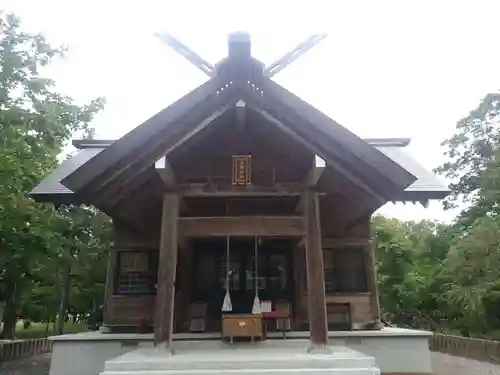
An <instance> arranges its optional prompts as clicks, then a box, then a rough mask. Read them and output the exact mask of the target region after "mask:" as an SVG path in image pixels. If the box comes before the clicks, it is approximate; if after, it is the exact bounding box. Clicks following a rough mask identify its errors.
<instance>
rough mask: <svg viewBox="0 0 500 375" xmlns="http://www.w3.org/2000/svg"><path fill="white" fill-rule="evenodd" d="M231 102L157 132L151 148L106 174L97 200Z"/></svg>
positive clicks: (175, 146)
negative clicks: (174, 126) (209, 112)
mask: <svg viewBox="0 0 500 375" xmlns="http://www.w3.org/2000/svg"><path fill="white" fill-rule="evenodd" d="M233 103H234V101H230V103H226V104H225V105H223V106H221V107H219V108H218V109H217V110H215V111H214V112H212V114H210V115H209V116H208V117H205V118H203V119H201V120H199V121H196V122H194V120H191V121H193V124H191V123H183V122H180V123H179V125H177V126H178V129H167V130H169V132H167V131H165V133H162V134H158V136H157V137H156V138H158V140H156V141H155V144H154V145H153V146H152V147H151V148H149V149H148V150H147V151H144V153H143V154H140V155H138V156H137V158H136V160H134V161H132V162H131V163H130V164H125V165H123V166H121V167H120V168H116V171H115V172H114V173H112V174H110V175H108V177H107V178H106V179H104V180H103V181H102V182H100V185H99V186H100V187H99V189H100V190H99V191H98V197H99V201H100V200H104V199H106V197H109V196H113V195H114V193H115V192H116V191H117V190H118V189H119V188H120V186H123V185H126V184H128V183H130V182H131V181H132V180H133V179H134V178H135V177H136V176H137V175H139V174H140V173H142V172H144V171H145V170H146V169H148V168H150V167H151V164H152V163H154V162H155V161H156V160H157V159H158V158H159V157H161V155H165V156H168V154H169V153H171V152H173V151H175V150H177V149H179V147H180V146H181V145H183V144H184V143H186V142H187V141H189V139H191V138H192V137H194V136H195V135H196V134H198V133H200V132H202V131H203V130H204V129H205V128H207V127H209V125H210V124H212V123H213V122H215V121H216V120H218V119H219V118H220V117H221V116H222V115H223V114H224V113H226V112H227V110H228V109H229V108H230V107H231V106H232V105H234V104H233ZM193 116H194V115H193Z"/></svg>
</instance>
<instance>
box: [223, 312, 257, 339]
mask: <svg viewBox="0 0 500 375" xmlns="http://www.w3.org/2000/svg"><path fill="white" fill-rule="evenodd" d="M222 337H223V338H229V341H230V342H233V340H234V338H235V337H236V338H240V337H242V338H243V337H249V338H250V339H251V340H252V341H253V340H254V339H255V338H258V339H262V338H263V330H262V315H260V314H229V315H223V316H222Z"/></svg>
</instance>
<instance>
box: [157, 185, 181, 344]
mask: <svg viewBox="0 0 500 375" xmlns="http://www.w3.org/2000/svg"><path fill="white" fill-rule="evenodd" d="M178 216H179V198H178V197H177V195H173V194H166V195H165V196H164V197H163V213H162V219H161V239H160V255H159V260H158V283H157V285H158V287H157V292H156V312H155V319H156V323H155V335H154V338H155V345H157V346H161V347H163V348H165V349H166V350H167V351H168V352H170V353H172V333H173V328H174V302H175V276H176V275H175V273H176V269H177V218H178Z"/></svg>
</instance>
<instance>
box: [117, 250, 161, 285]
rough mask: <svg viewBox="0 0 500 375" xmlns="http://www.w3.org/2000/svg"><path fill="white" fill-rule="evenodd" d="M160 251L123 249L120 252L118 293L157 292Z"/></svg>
mask: <svg viewBox="0 0 500 375" xmlns="http://www.w3.org/2000/svg"><path fill="white" fill-rule="evenodd" d="M157 275H158V251H121V252H119V253H118V267H117V282H116V293H118V294H149V293H156V288H155V284H156V279H157Z"/></svg>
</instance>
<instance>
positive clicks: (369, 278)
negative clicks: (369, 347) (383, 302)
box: [365, 239, 383, 329]
mask: <svg viewBox="0 0 500 375" xmlns="http://www.w3.org/2000/svg"><path fill="white" fill-rule="evenodd" d="M374 247H375V243H374V241H373V240H372V239H370V240H369V241H368V244H367V245H366V247H365V267H366V282H367V286H368V291H369V292H370V299H371V301H370V302H371V303H370V304H371V308H372V317H373V322H374V325H373V328H374V329H381V328H382V326H383V325H382V323H381V321H380V302H379V297H378V284H377V266H376V264H375V248H374Z"/></svg>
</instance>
